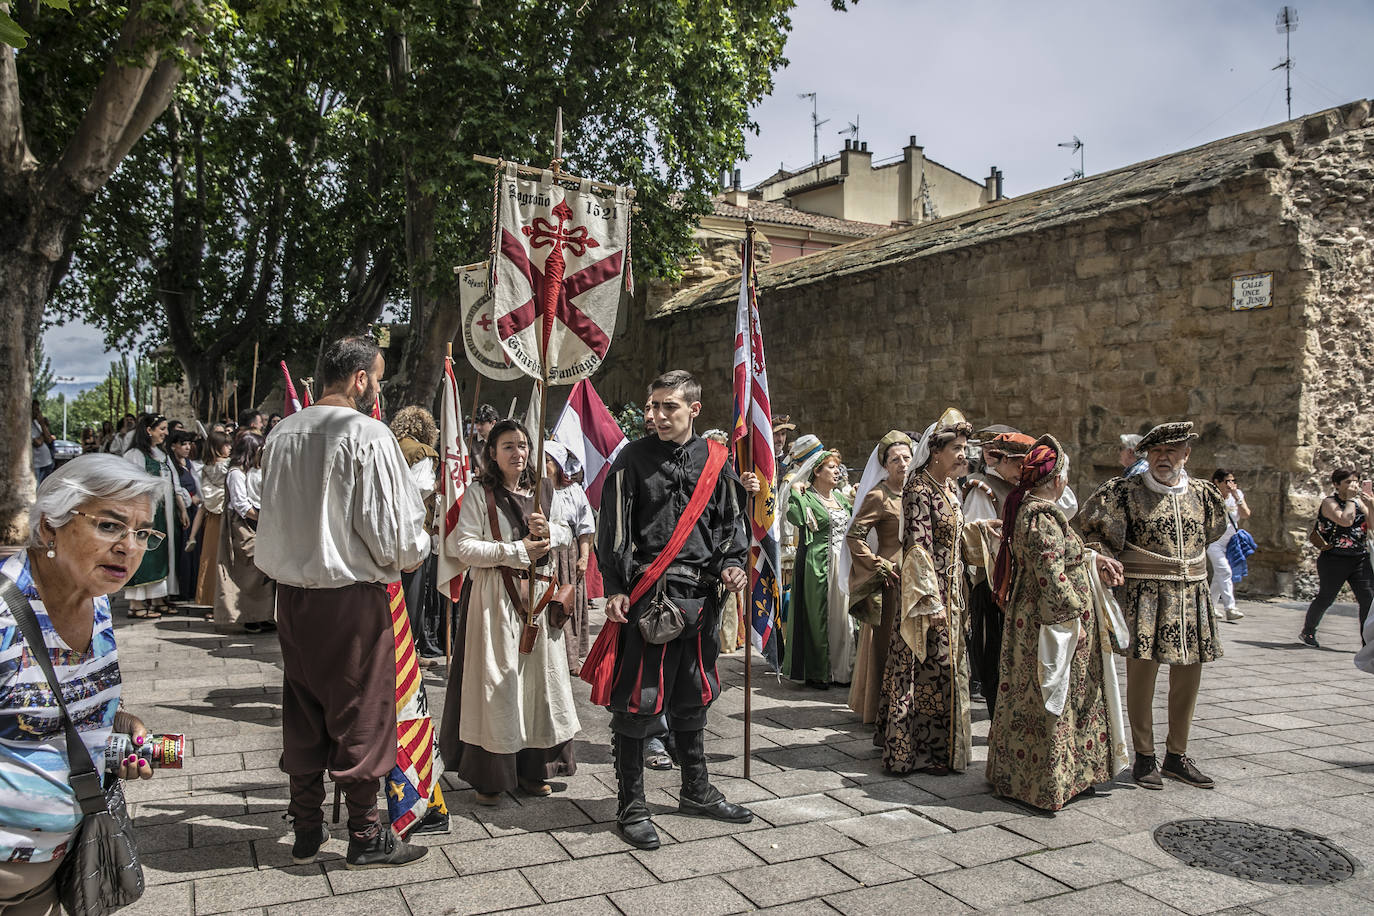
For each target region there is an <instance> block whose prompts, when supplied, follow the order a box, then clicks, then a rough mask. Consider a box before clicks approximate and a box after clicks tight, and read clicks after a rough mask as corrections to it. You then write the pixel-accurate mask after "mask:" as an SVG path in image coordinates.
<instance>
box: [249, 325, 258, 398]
mask: <svg viewBox="0 0 1374 916" xmlns="http://www.w3.org/2000/svg"><path fill="white" fill-rule="evenodd" d="M257 405H258V342H257V341H256V340H255V341H253V380H252V381H251V382H250V383H249V388H248V407H249V409H250V410H251V409H254V408H256V407H257Z"/></svg>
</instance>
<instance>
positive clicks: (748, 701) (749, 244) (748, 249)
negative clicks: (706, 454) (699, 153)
mask: <svg viewBox="0 0 1374 916" xmlns="http://www.w3.org/2000/svg"><path fill="white" fill-rule="evenodd" d="M753 263H754V221H753V220H752V219H749V220H747V221H746V222H745V227H744V257H743V258H742V259H741V265H740V266H741V267H742V270H741V272H740V278H739V282H741V283H744V284H747V283H749V280H750V277H749V272H750V269H751V267H752V266H753ZM753 321H754V312H753V309H752V307H751V308H750V310H749V322H750V329H749V330H750V334H749V339H748V340H746V341H744V346H745V347H748V348H749V349H750V350H751V351H752V349H753V339H754V334H753V327H752V325H753ZM745 359H746V360H748V363H747V365H748V366H750V367H751V368H750V369H749V370H748V373H749V374H752V372H753V369H752V366H753V364H754V361H753V353H752V352H750V353H748V354H746V356H745ZM745 384H746V385H748V386H749V387H748V388H747V389H746V390H745V391H746V393H745V402H744V410H745V414H744V439H743V440H742V441H741V442H740V451H739V455H740V471H741V472H744V471H748V470H752V469H753V467H754V424H753V419H752V417H751V416H750V414H751V413H752V400H751V398H752V388H753V380H752V379H751V378H748V377H747V376H746V380H745ZM757 497H758V494H757V493H750V494H749V512H748V517H749V521H748V523H747V524H748V525H749V532H750V538H749V539H750V541H751V542H752V541H753V519H754V502H755V500H756V499H757ZM755 562H756V560H755V557H754V549H753V547H752V545H751V546H750V548H749V565H748V567H747V568H746V577H747V578H746V582H745V586H744V591H743V592H742V593H741V594H740V597H739V601H740V603H741V605H742V607H741V610H742V611H744V615H743V619H744V625H745V632H744V778H745V779H748V778H749V773H750V762H751V758H752V756H753V755H752V754H751V752H750V743H751V742H750V739H751V737H752V732H753V725H754V620H753V617H754V609H753V608H752V607H750V606H749V604H748V602H749V600H750V597H751V595H750V591H749V584H748V583H749V581H752V580H753V578H754V563H755Z"/></svg>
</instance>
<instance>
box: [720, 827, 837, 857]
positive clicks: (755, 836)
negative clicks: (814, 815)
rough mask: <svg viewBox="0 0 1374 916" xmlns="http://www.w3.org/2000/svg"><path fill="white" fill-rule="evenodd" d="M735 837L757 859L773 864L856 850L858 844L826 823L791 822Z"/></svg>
mask: <svg viewBox="0 0 1374 916" xmlns="http://www.w3.org/2000/svg"><path fill="white" fill-rule="evenodd" d="M736 839H737V840H738V841H739V842H740V843H741V844H743V845H744V847H745V848H746V849H748V850H750V851H751V852H753V853H754V854H755V855H757V856H758V857H759V858H761V859H763V860H764V861H766V862H768V863H769V864H774V863H777V862H787V861H790V860H792V859H803V858H806V857H808V856H819V855H824V854H825V853H827V852H840V851H842V850H845V849H857V848H858V846H859V844H858V843H856V842H855V841H854V840H852V839H850V838H849V837H847V836H845V835H844V834H843V833H840V832H839V831H838V830H836V829H834V828H833V827H832V826H831V825H830V824H820V823H809V824H794V825H792V826H791V827H774V828H772V829H770V830H759V831H757V832H754V833H748V834H743V835H740V836H738V837H736Z"/></svg>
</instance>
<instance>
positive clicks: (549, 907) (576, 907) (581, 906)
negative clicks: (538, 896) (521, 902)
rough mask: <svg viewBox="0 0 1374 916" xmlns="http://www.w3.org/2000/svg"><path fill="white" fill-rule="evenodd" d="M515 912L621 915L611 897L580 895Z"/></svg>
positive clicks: (549, 915)
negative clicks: (574, 898)
mask: <svg viewBox="0 0 1374 916" xmlns="http://www.w3.org/2000/svg"><path fill="white" fill-rule="evenodd" d="M515 912H517V913H519V914H520V916H621V912H620V910H619V908H617V907H616V905H615V904H614V903H611V898H609V897H579V898H577V899H576V900H563V901H560V902H558V903H542V904H540V905H539V906H531V907H525V908H523V909H520V910H516V911H515Z"/></svg>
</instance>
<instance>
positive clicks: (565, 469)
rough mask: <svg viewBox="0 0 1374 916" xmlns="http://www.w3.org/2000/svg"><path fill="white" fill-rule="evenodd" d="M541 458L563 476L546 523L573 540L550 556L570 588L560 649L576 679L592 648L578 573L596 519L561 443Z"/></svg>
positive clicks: (577, 468)
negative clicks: (563, 529)
mask: <svg viewBox="0 0 1374 916" xmlns="http://www.w3.org/2000/svg"><path fill="white" fill-rule="evenodd" d="M544 454H545V455H546V456H547V457H549V458H550V459H552V460H553V462H554V463H555V464H557V465H558V468H559V470H560V471H562V473H563V480H562V481H560V482H559V483H560V485H559V486H556V487H555V488H554V491H553V502H552V504H551V505H550V506H549V521H550V522H553V523H556V524H561V525H566V526H567V527H568V529H569V531H570V532H571V533H572V539H571V541H569V543H567V544H566V545H564V546H561V547H555V548H554V549H553V550H552V551H551V553H550V556H552V557H553V566H554V570H555V572H556V574H557V577H558V581H559V582H562V583H565V584H568V585H571V586H572V587H573V606H572V607H570V608H568V609H567V611H568V621H567V623H565V624H564V625H563V649H564V651H565V652H567V655H568V670H569V671H570V672H571V673H572V674H573V675H574V676H576V675H577V673H578V672H579V671H580V670H581V669H582V659H583V658H585V657H586V655H587V649H588V648H590V646H591V628H592V622H591V601H590V599H589V598H588V597H587V579H586V576H585V575H579V574H578V571H577V564H578V561H579V560H580V559H581V558H582V556H583V554H582V552H583V551H584V550H585V551H586V556H587V562H588V563H591V562H593V560H592V558H591V547H592V538H593V537H594V536H595V534H596V517H595V516H594V515H593V514H592V504H591V502H590V501H589V500H588V499H587V491H586V490H584V489H582V484H580V483H578V482H577V481H576V480H574V479H573V476H574V475H576V474H578V473H580V472H581V471H582V462H580V461H578V460H577V456H576V455H574V454H573V453H572V452H571V451H570V450H569V449H568V448H567V447H566V446H564V445H563V444H562V443H561V442H545V443H544Z"/></svg>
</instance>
